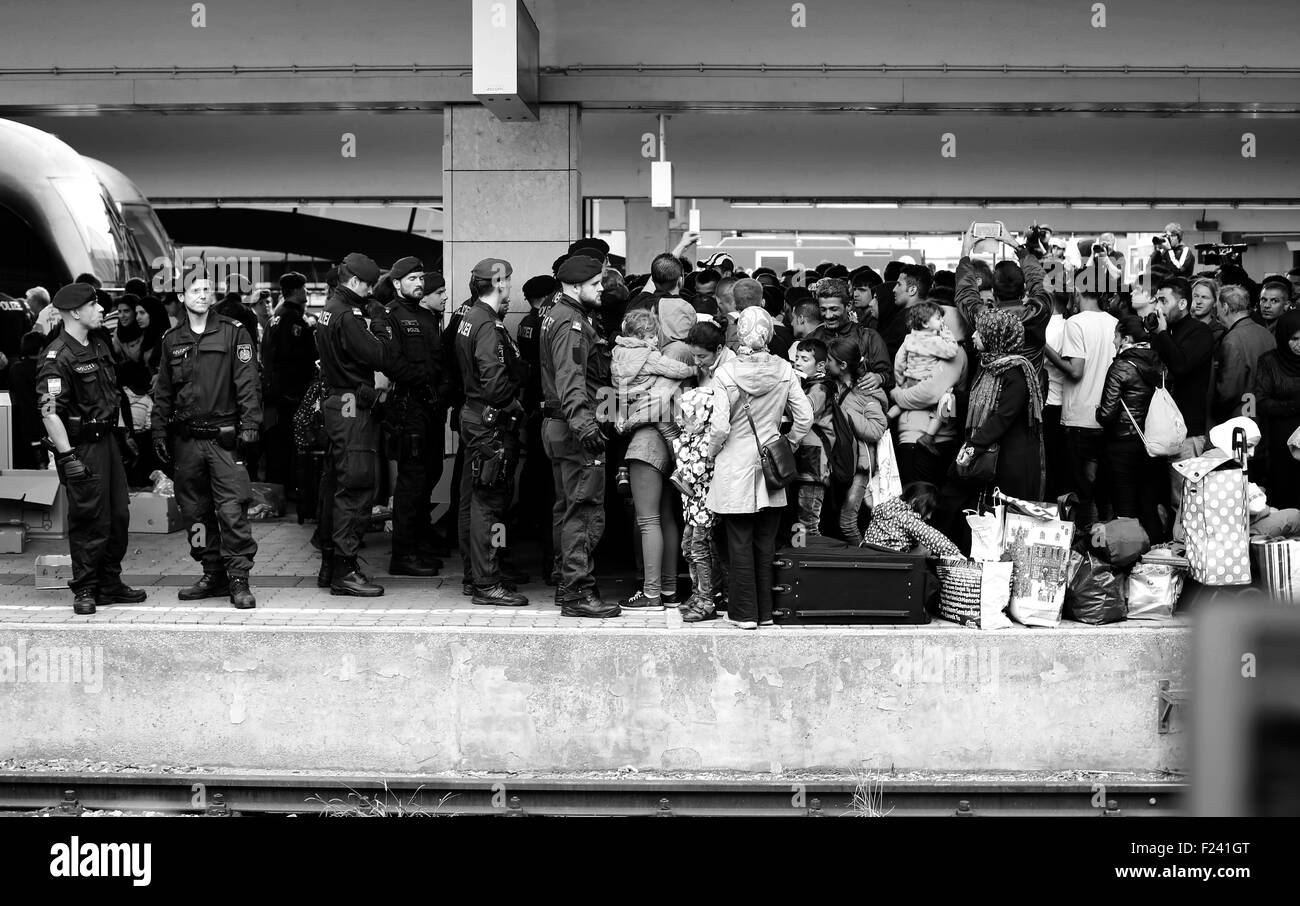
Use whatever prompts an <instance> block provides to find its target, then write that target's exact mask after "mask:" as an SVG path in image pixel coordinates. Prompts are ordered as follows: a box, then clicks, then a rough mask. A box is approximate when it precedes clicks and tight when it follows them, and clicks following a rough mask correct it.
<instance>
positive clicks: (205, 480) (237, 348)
mask: <svg viewBox="0 0 1300 906" xmlns="http://www.w3.org/2000/svg"><path fill="white" fill-rule="evenodd" d="M184 306H185V315H186V317H185V320H184V321H182V322H181V323H180V324H179V325H178V326H176V327H173V328H172V329H171V330H169V331H167V333H166V334H165V335H164V336H163V340H162V353H161V359H160V362H159V366H158V378H157V381H156V383H155V386H154V409H153V438H154V453H155V455H157V457H158V459H159V460H161V461H163V462H168V461H171V460H173V459H174V462H175V483H176V503H177V504H178V505H179V507H180V510H181V516H182V518H184V520H185V522H186V524H187V525H188V526H189V542H190V556H192V557H193V558H194V559H195V560H196V561H198V562H199V563H202V564H203V576H202V577H201V578H200V579H199V581H198V582H196V583H195V584H194V585H191V586H190V587H189V588H185V589H182V590H181V591H180V592H179V593H178V595H177V597H178V598H180V599H181V600H182V601H195V600H199V599H201V598H217V597H222V596H223V595H227V594H228V595H229V596H230V603H232V604H234V605H235V606H236V607H238V608H240V609H241V610H243V609H247V608H250V607H254V606H256V604H257V601H256V599H255V598H254V597H253V594H252V592H250V591H249V589H248V574H249V571H250V570H251V569H252V568H253V557H254V555H256V554H257V542H256V541H254V540H253V531H252V529H251V528H250V527H249V524H248V516H247V514H246V513H245V511H244V507H245V506H246V505H247V503H248V501H249V499H250V498H251V497H252V492H251V489H250V487H249V478H248V470H247V468H246V467H245V465H244V459H245V457H246V456H247V455H248V453H249V452H250V450H251V449H252V448H254V447H255V446H256V444H257V441H258V427H257V426H258V425H260V424H261V423H262V400H261V386H260V384H261V378H260V375H259V374H258V367H257V357H256V355H255V354H254V347H253V338H252V337H250V336H249V334H248V331H247V330H246V329H245V328H244V327H243V325H241V324H240V323H239V322H238V321H236V320H234V319H233V318H227V317H224V316H222V315H218V314H216V313H212V312H209V309H210V308H211V307H212V291H211V284H209V283H208V281H207V280H205V279H202V278H199V279H196V280H194V281H192V282H191V283H190V285H189V286H188V287H187V288H186V290H185V295H184Z"/></svg>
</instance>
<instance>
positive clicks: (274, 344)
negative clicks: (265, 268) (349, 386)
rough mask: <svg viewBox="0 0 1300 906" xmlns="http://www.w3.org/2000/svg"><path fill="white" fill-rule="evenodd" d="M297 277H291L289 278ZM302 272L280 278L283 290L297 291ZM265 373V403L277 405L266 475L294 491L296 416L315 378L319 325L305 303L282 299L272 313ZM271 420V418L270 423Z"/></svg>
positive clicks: (264, 351) (268, 441)
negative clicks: (310, 320)
mask: <svg viewBox="0 0 1300 906" xmlns="http://www.w3.org/2000/svg"><path fill="white" fill-rule="evenodd" d="M291 276H292V277H294V278H296V279H294V280H288V279H287V278H289V277H291ZM303 279H304V278H302V277H301V275H289V274H286V275H285V277H284V278H281V281H280V287H281V290H282V291H296V290H297V289H298V288H299V287H300V286H302V283H299V282H297V281H298V280H303ZM262 367H263V369H264V370H265V372H266V405H267V407H268V408H269V407H272V406H273V407H275V420H274V426H273V427H271V428H268V429H267V431H266V477H267V480H268V481H271V482H274V483H276V484H282V485H284V488H285V491H286V493H289V494H292V493H293V490H294V469H293V455H294V446H293V416H294V413H295V412H296V411H297V410H298V404H299V403H301V402H302V398H303V395H304V394H305V393H306V392H307V388H308V387H309V386H311V382H312V381H313V380H314V379H315V377H316V328H315V327H313V326H312V325H311V324H309V323H307V318H306V316H305V312H304V309H303V307H302V306H300V305H295V304H293V303H291V302H287V301H282V302H280V304H279V305H277V306H276V308H275V312H274V314H272V316H271V323H270V324H269V325H268V326H267V329H266V340H265V342H264V344H263V346H262ZM269 421H270V419H268V422H269Z"/></svg>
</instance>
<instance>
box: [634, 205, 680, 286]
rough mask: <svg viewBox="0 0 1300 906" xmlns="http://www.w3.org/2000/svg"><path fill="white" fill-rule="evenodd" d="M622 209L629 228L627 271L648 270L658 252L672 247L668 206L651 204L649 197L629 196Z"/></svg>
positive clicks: (640, 272) (639, 272)
mask: <svg viewBox="0 0 1300 906" xmlns="http://www.w3.org/2000/svg"><path fill="white" fill-rule="evenodd" d="M623 210H624V212H625V214H624V216H625V217H626V229H627V272H628V273H629V274H647V273H649V272H650V262H651V261H653V260H654V258H655V255H658V254H661V253H663V252H667V251H671V250H672V247H673V244H674V242H675V241H676V240H672V241H670V240H669V224H668V221H669V217H670V215H671V214H672V210H671V209H669V208H652V207H650V199H648V198H629V199H627V201H626V202H624V205H623Z"/></svg>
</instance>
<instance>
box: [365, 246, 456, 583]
mask: <svg viewBox="0 0 1300 906" xmlns="http://www.w3.org/2000/svg"><path fill="white" fill-rule="evenodd" d="M388 278H389V280H390V281H391V282H392V285H393V290H394V292H395V293H396V296H395V298H394V299H393V301H392V302H390V303H389V304H388V307H387V308H386V309H384V311H383V312H382V313H381V314H380V316H379V317H377V318H375V319H374V320H373V321H371V322H370V331H371V332H372V333H373V334H374V335H375V336H377V337H379V339H380V340H381V341H383V343H384V346H385V347H386V350H385V355H384V359H385V361H386V362H387V363H388V364H387V367H386V368H385V369H384V373H385V374H386V375H387V376H388V378H389V380H391V381H392V383H393V386H392V389H391V390H390V391H389V394H388V399H387V400H386V401H385V403H384V429H385V435H386V436H385V441H386V446H387V448H388V458H389V459H391V460H395V461H396V462H397V486H396V488H395V489H394V491H393V555H392V559H391V561H390V562H389V564H388V571H389V572H390V573H392V574H393V575H394V576H436V575H437V574H438V570H439V569H441V568H442V561H441V560H439V559H438V558H437V557H435V556H434V554H433V548H434V537H433V522H432V515H433V503H432V496H433V488H434V486H435V485H436V484H437V483H438V479H439V478H440V477H441V476H442V453H443V449H442V447H443V410H441V409H440V408H439V400H440V399H441V397H442V395H443V393H444V391H445V388H444V387H443V376H442V374H443V372H442V334H441V330H442V305H443V302H442V301H441V297H440V296H439V295H438V294H437V293H435V294H434V296H432V297H431V302H432V303H433V304H436V305H437V308H436V310H434V309H432V308H427V307H426V306H425V286H426V285H427V283H428V281H427V275H426V274H425V270H424V264H423V263H422V262H421V261H420V259H418V258H412V257H407V258H402V259H400V260H399V261H398V262H397V263H396V264H394V265H393V267H392V270H390V271H389V273H388Z"/></svg>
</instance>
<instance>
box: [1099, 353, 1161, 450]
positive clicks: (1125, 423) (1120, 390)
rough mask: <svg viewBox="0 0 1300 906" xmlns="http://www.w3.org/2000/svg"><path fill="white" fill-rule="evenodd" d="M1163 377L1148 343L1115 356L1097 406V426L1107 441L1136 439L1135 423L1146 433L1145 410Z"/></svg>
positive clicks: (1156, 358) (1155, 355)
mask: <svg viewBox="0 0 1300 906" xmlns="http://www.w3.org/2000/svg"><path fill="white" fill-rule="evenodd" d="M1163 373H1164V366H1163V365H1161V364H1160V357H1159V356H1158V355H1157V354H1156V351H1155V350H1154V349H1152V348H1151V345H1150V344H1149V343H1139V344H1137V345H1136V346H1130V347H1129V348H1128V349H1125V350H1124V351H1123V352H1121V353H1118V354H1117V355H1116V356H1115V359H1114V361H1112V362H1111V363H1110V370H1108V371H1107V372H1106V385H1105V387H1103V388H1102V391H1101V402H1100V403H1099V404H1098V405H1097V423H1098V424H1099V425H1101V426H1102V427H1103V428H1104V429H1105V430H1106V436H1107V437H1112V438H1113V437H1136V436H1137V433H1138V432H1137V428H1135V427H1134V426H1133V422H1134V421H1136V422H1137V423H1138V426H1139V427H1142V428H1143V429H1144V430H1145V427H1146V421H1147V409H1148V408H1150V406H1151V397H1153V396H1155V392H1156V388H1157V387H1159V386H1160V381H1161V375H1162V374H1163ZM1121 402H1122V403H1123V405H1120V403H1121ZM1124 406H1127V407H1128V411H1129V412H1130V413H1132V415H1133V419H1132V420H1130V419H1129V417H1128V415H1127V414H1125V412H1124Z"/></svg>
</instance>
